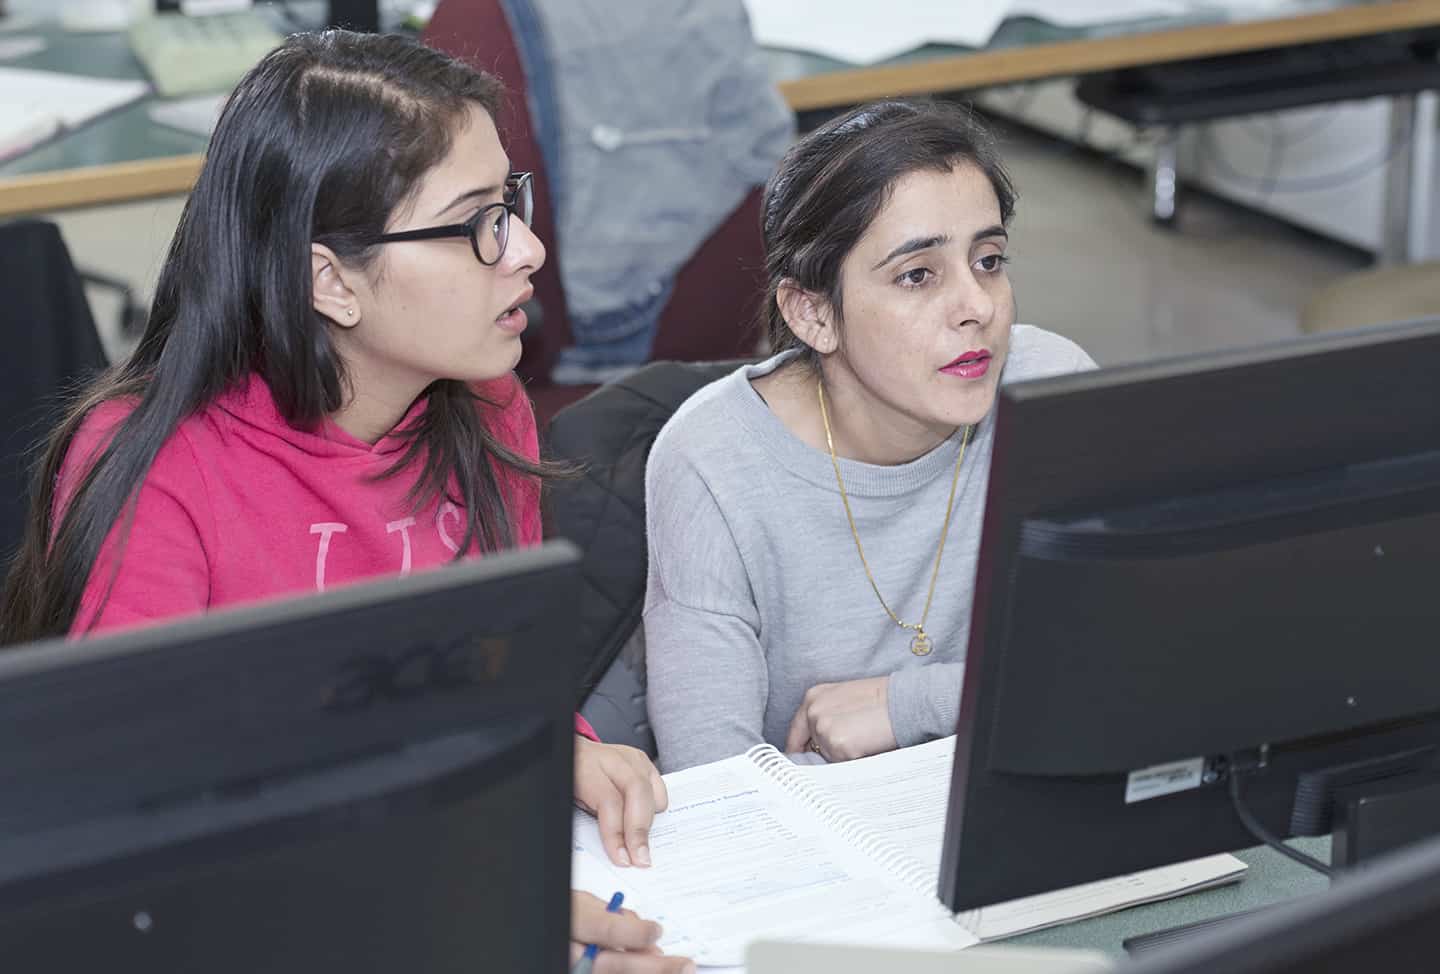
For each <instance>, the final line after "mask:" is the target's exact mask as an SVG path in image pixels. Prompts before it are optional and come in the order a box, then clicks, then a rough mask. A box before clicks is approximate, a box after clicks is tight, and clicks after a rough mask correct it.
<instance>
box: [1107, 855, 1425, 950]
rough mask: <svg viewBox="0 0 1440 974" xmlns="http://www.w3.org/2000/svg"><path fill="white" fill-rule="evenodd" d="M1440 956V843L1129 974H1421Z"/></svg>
mask: <svg viewBox="0 0 1440 974" xmlns="http://www.w3.org/2000/svg"><path fill="white" fill-rule="evenodd" d="M1437 956H1440V840H1435V839H1430V840H1428V841H1426V842H1425V843H1423V844H1420V845H1416V846H1413V847H1411V848H1409V849H1407V850H1405V851H1404V852H1403V853H1391V854H1390V855H1388V856H1386V857H1383V858H1382V859H1380V860H1378V861H1377V862H1375V863H1374V864H1373V865H1367V867H1366V868H1365V869H1360V870H1357V871H1355V872H1353V873H1351V874H1348V875H1346V876H1345V878H1344V880H1343V881H1341V882H1338V883H1336V884H1335V885H1334V886H1333V887H1331V888H1330V889H1329V890H1327V891H1325V892H1323V893H1318V894H1315V895H1313V896H1309V897H1306V898H1304V899H1303V900H1298V901H1296V902H1293V903H1287V904H1283V905H1281V906H1276V907H1273V908H1271V909H1268V910H1264V911H1262V912H1260V913H1258V914H1255V915H1253V916H1248V917H1242V918H1239V919H1236V920H1234V921H1231V922H1228V923H1226V924H1225V925H1224V926H1223V927H1217V928H1215V929H1213V930H1209V931H1206V932H1205V933H1204V934H1197V935H1195V936H1194V937H1192V938H1187V940H1186V941H1185V942H1184V943H1183V944H1176V945H1173V946H1166V947H1163V948H1156V949H1155V950H1153V951H1151V952H1148V953H1146V955H1145V956H1144V957H1143V958H1141V959H1140V960H1138V961H1137V963H1135V964H1133V965H1131V966H1127V967H1125V968H1124V971H1125V972H1126V974H1214V972H1217V971H1224V972H1225V974H1372V972H1379V971H1384V972H1385V974H1411V972H1414V974H1419V972H1427V974H1428V972H1430V971H1434V970H1435V968H1436V963H1437V960H1436V959H1437Z"/></svg>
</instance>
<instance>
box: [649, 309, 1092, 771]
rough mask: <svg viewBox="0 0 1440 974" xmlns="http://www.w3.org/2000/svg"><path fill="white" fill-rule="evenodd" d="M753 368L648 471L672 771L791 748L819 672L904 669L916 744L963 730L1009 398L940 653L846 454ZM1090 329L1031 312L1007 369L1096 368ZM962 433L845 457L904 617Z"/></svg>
mask: <svg viewBox="0 0 1440 974" xmlns="http://www.w3.org/2000/svg"><path fill="white" fill-rule="evenodd" d="M787 358H788V354H782V355H778V356H776V357H774V358H771V359H769V360H768V361H766V362H762V363H760V364H758V365H750V366H745V367H743V368H740V369H738V370H737V371H735V372H733V373H731V374H730V375H728V376H726V377H725V378H723V379H720V380H719V381H717V382H714V383H712V384H711V385H709V386H707V387H706V388H704V389H702V390H700V391H699V392H697V393H696V394H695V395H694V396H692V397H691V398H690V399H689V400H688V401H687V402H686V403H685V404H684V405H683V406H682V407H681V408H680V409H679V410H677V411H676V413H675V415H674V416H673V417H671V419H670V421H669V422H668V423H667V424H666V425H665V428H664V429H663V430H661V432H660V435H659V437H658V438H657V439H656V440H655V446H654V449H653V451H652V452H651V454H650V460H649V464H648V467H647V470H646V476H645V497H646V532H647V536H648V542H649V549H650V568H649V579H648V590H647V592H646V597H645V644H646V668H647V670H648V674H649V708H650V722H651V724H652V726H653V728H654V731H655V740H656V743H657V745H658V747H659V752H660V762H659V763H660V767H661V769H662V770H664V771H674V770H677V769H680V768H686V767H690V766H691V765H695V764H702V763H705V762H708V761H716V760H719V759H721V758H726V757H730V756H731V755H734V754H738V753H740V752H741V751H744V750H745V749H746V748H748V747H750V746H751V745H754V744H758V743H760V742H761V741H767V742H769V743H770V744H773V745H774V746H776V747H784V744H785V735H786V732H787V731H788V730H789V727H790V721H791V718H793V717H794V716H795V711H796V709H797V708H798V707H799V706H800V701H801V699H802V698H803V697H804V695H805V691H806V690H808V689H809V688H810V687H812V686H814V685H815V684H817V683H838V682H843V681H846V680H859V679H864V678H866V677H873V676H884V675H887V674H888V675H889V676H890V685H889V694H888V697H889V710H890V722H891V726H892V727H893V728H894V731H895V739H896V741H897V742H898V743H899V745H900V746H901V747H905V746H907V745H910V744H917V743H920V742H922V741H926V740H930V739H932V738H935V737H942V736H944V735H946V734H951V733H954V730H955V721H956V717H957V715H958V711H959V706H960V684H961V680H962V678H963V677H964V672H965V664H964V660H965V650H966V645H967V643H968V638H969V632H970V607H971V601H972V598H973V595H974V582H975V564H976V557H977V555H978V553H979V548H980V524H981V514H982V511H983V508H984V502H985V489H986V482H987V480H988V474H989V469H990V452H991V438H992V428H993V425H994V423H993V420H992V418H991V417H992V416H993V412H992V414H991V416H987V417H986V418H985V419H984V420H982V421H981V423H980V424H979V425H978V426H977V427H976V428H975V430H974V432H973V433H972V434H971V441H970V445H969V447H968V449H967V452H966V456H965V460H964V463H963V465H962V467H961V471H960V481H959V486H958V487H957V489H956V497H955V511H954V514H953V516H952V519H951V523H950V536H949V539H948V540H947V541H946V545H945V556H944V561H943V563H942V566H941V569H940V577H939V581H938V583H937V585H936V588H935V600H934V604H933V605H932V607H931V609H930V617H929V619H928V620H927V622H926V627H925V628H926V631H927V632H928V633H929V634H930V636H931V637H932V639H933V640H934V651H933V652H932V653H931V655H929V656H927V657H919V656H915V655H914V654H913V653H911V651H910V637H911V634H910V633H909V632H907V631H904V630H902V629H900V628H899V627H898V626H896V625H895V623H894V622H892V621H891V619H890V617H889V616H888V615H886V614H885V610H884V609H882V608H881V606H880V603H879V602H878V601H877V600H876V598H875V593H874V592H873V591H872V590H871V588H870V583H869V582H868V581H867V580H866V578H865V571H864V568H863V567H862V566H861V564H860V558H859V556H858V555H857V554H856V551H855V541H854V539H853V538H852V537H851V534H850V528H849V525H848V523H847V522H846V519H845V511H844V509H843V507H842V506H841V502H840V493H839V491H838V490H837V488H836V485H835V471H834V468H833V467H832V466H831V463H830V457H829V455H828V454H826V453H822V452H820V451H819V450H815V449H813V448H811V447H809V446H807V445H806V444H804V443H802V442H801V441H800V440H799V439H797V438H796V437H795V436H794V435H792V434H791V433H790V431H789V430H787V429H786V428H785V426H784V425H783V424H782V423H781V422H780V420H779V419H778V418H777V417H776V416H775V414H774V413H772V412H771V411H770V408H769V406H767V405H766V404H765V401H764V400H763V399H761V398H760V395H759V393H757V392H756V391H755V390H754V388H753V387H752V386H751V385H750V381H749V380H750V379H751V378H754V377H755V376H759V375H764V374H765V373H767V372H770V371H772V370H774V369H775V368H777V367H778V366H779V365H781V364H782V363H783V362H785V361H786V360H787ZM1094 367H1095V363H1094V361H1093V360H1091V358H1090V356H1088V355H1086V354H1085V352H1084V351H1083V350H1082V349H1081V348H1080V347H1079V346H1078V345H1076V344H1075V343H1074V342H1071V341H1070V340H1069V339H1066V338H1062V337H1060V336H1059V335H1055V334H1053V333H1051V332H1047V331H1044V330H1042V329H1039V328H1035V327H1033V326H1030V325H1015V326H1014V328H1013V330H1012V333H1011V339H1010V355H1009V359H1008V360H1007V362H1006V364H1005V371H1004V373H1003V374H1002V376H1001V381H1002V382H1005V383H1009V382H1016V381H1020V380H1022V379H1033V378H1039V377H1041V376H1046V375H1057V374H1060V373H1065V372H1076V371H1080V370H1083V369H1090V368H1094ZM960 438H961V436H960V433H959V432H958V431H957V433H956V434H955V435H954V436H952V437H951V438H950V439H949V440H947V441H945V442H944V443H942V444H941V445H940V446H938V447H936V448H935V449H934V450H932V451H931V452H929V453H927V454H925V455H924V456H922V457H920V458H919V459H917V460H913V461H911V462H909V463H904V464H900V465H897V466H876V465H872V464H867V463H860V462H857V461H852V460H845V459H842V460H841V461H840V470H841V474H842V476H843V477H844V478H845V489H846V492H847V493H848V494H849V495H850V504H851V508H852V510H853V511H854V515H855V525H856V528H857V530H858V531H859V533H860V540H861V542H862V543H863V544H864V546H865V557H866V558H867V559H868V560H869V562H870V567H871V569H872V571H873V572H874V573H875V581H876V584H877V585H878V586H879V588H880V592H881V594H882V595H884V596H885V600H886V601H887V602H888V603H889V604H890V606H891V608H893V609H894V610H895V613H896V615H898V616H899V617H900V618H901V619H903V620H905V621H906V622H917V621H919V619H920V614H921V611H922V609H923V608H924V605H925V594H926V591H927V589H928V588H929V584H930V573H931V569H932V567H933V565H934V558H935V547H936V545H937V543H938V542H939V540H940V528H941V524H942V521H943V520H944V516H945V501H946V498H947V496H948V494H949V491H950V482H951V475H952V474H953V471H954V468H955V459H956V455H957V453H958V451H959V449H960Z"/></svg>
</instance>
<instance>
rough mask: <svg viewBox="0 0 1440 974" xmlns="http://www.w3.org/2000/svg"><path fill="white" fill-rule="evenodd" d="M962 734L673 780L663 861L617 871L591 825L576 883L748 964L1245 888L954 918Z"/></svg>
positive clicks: (1120, 888) (1139, 893)
mask: <svg viewBox="0 0 1440 974" xmlns="http://www.w3.org/2000/svg"><path fill="white" fill-rule="evenodd" d="M954 746H955V745H954V738H947V739H945V740H941V741H935V742H932V743H930V744H925V745H921V746H919V747H913V748H906V749H904V750H900V751H893V752H890V753H889V754H881V755H876V756H875V757H871V758H865V759H864V760H861V761H851V762H847V763H845V764H835V765H827V766H816V767H802V766H797V765H795V764H792V763H791V762H790V760H789V759H788V758H786V757H785V756H784V755H782V754H780V753H779V752H778V751H776V750H775V749H774V748H773V747H770V746H769V745H762V746H758V747H755V748H752V749H750V750H749V751H747V752H746V753H745V754H742V755H738V756H736V757H733V758H729V759H727V760H724V761H717V762H715V763H714V764H707V765H703V766H701V767H698V768H690V769H687V770H685V771H678V772H675V773H673V774H668V775H666V776H665V784H666V788H667V790H668V791H669V797H670V807H669V810H668V811H666V812H663V813H661V814H660V815H659V816H657V818H656V820H655V823H654V825H653V827H652V828H651V832H650V844H651V850H652V853H653V858H654V861H655V865H654V866H653V867H652V868H650V869H617V868H615V867H614V866H612V865H610V863H609V861H608V860H607V858H606V856H605V852H604V848H603V846H602V845H601V843H600V833H599V830H598V829H597V828H596V825H595V821H594V819H592V818H590V817H589V816H587V815H584V814H577V816H576V819H575V839H574V850H573V851H574V859H573V862H574V884H575V886H576V887H577V888H579V889H585V890H589V891H590V892H593V893H595V894H596V895H597V896H601V897H603V898H608V897H609V896H610V894H611V893H613V892H614V891H615V890H617V889H619V890H623V891H624V892H625V894H626V901H625V905H626V906H627V907H633V908H634V909H635V910H637V911H638V912H640V913H641V914H642V915H645V916H648V917H651V918H653V919H656V920H658V921H659V922H660V923H661V924H662V925H663V926H664V928H665V936H664V938H663V939H662V940H661V943H660V946H661V947H662V949H664V950H665V951H667V952H669V953H677V954H684V955H686V956H689V957H692V958H694V959H695V961H696V962H697V963H699V964H702V965H706V966H716V965H719V966H725V965H738V964H741V963H742V962H743V960H744V954H745V947H746V945H747V944H749V943H750V942H752V941H754V940H760V939H765V940H810V941H824V942H830V943H851V944H866V945H891V946H908V947H930V948H937V947H938V948H945V947H949V948H953V949H959V948H961V947H968V946H971V945H973V944H976V943H979V942H980V941H982V940H990V939H995V938H999V937H1007V936H1012V935H1014V934H1018V933H1022V932H1024V931H1026V930H1035V929H1039V928H1041V927H1045V926H1052V925H1055V924H1058V923H1064V922H1067V921H1069V920H1076V919H1080V918H1081V917H1087V916H1094V915H1096V914H1100V913H1106V912H1110V911H1112V910H1117V909H1121V908H1122V907H1126V906H1133V905H1135V904H1138V903H1144V902H1150V901H1153V900H1158V899H1165V898H1167V897H1171V896H1177V895H1179V894H1181V893H1186V892H1190V891H1192V890H1196V889H1203V888H1207V887H1210V886H1214V885H1218V884H1222V883H1225V882H1231V881H1234V880H1235V879H1236V878H1237V877H1238V876H1239V875H1240V874H1241V873H1243V872H1244V870H1245V864H1244V863H1242V862H1240V861H1239V860H1238V859H1235V858H1234V857H1233V856H1210V857H1207V858H1205V859H1200V860H1196V861H1194V862H1188V863H1181V864H1179V865H1176V866H1168V867H1164V868H1162V869H1154V870H1148V871H1146V872H1143V873H1136V874H1134V875H1131V876H1124V877H1118V878H1116V879H1112V880H1105V881H1102V882H1098V883H1090V884H1086V885H1084V886H1077V887H1073V888H1070V889H1063V890H1057V891H1055V892H1053V893H1046V894H1043V895H1040V896H1032V897H1027V898H1025V899H1023V900H1016V901H1014V902H1013V903H1003V904H998V905H996V906H993V907H987V908H986V909H984V910H977V911H973V912H969V913H962V914H959V915H952V914H951V913H950V912H949V911H948V910H946V909H945V908H944V906H942V905H941V904H940V902H939V900H938V899H937V898H936V896H935V886H936V874H937V871H938V867H939V862H940V844H941V841H942V837H943V832H944V818H945V804H946V799H947V796H948V794H949V777H950V759H951V756H952V755H953V753H954Z"/></svg>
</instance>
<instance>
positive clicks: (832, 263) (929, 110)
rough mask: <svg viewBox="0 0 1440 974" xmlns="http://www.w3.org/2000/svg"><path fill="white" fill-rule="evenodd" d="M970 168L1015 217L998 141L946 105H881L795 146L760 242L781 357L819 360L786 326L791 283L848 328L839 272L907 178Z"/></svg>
mask: <svg viewBox="0 0 1440 974" xmlns="http://www.w3.org/2000/svg"><path fill="white" fill-rule="evenodd" d="M966 163H968V164H970V165H973V166H975V167H976V168H978V169H979V170H980V171H981V172H982V173H984V174H985V177H986V179H988V180H989V181H990V185H991V186H992V187H993V188H994V190H995V197H996V199H997V200H999V203H1000V220H1001V222H1002V223H1007V224H1008V223H1009V222H1010V218H1011V217H1012V216H1014V214H1015V187H1014V184H1012V183H1011V182H1010V177H1009V175H1008V174H1007V173H1006V172H1005V167H1004V166H1003V165H1002V164H1001V162H1000V156H999V153H997V152H996V150H995V139H994V136H993V135H992V134H991V133H990V131H989V130H988V129H987V128H986V127H985V125H984V124H983V123H981V122H980V121H979V120H978V119H977V118H976V117H975V115H974V114H973V113H972V112H970V111H969V110H968V109H966V108H963V107H961V106H959V105H955V104H953V103H950V102H940V101H919V102H909V101H882V102H876V103H874V104H870V105H862V106H861V107H859V108H856V109H853V110H852V111H849V112H847V113H846V114H844V115H841V116H840V117H838V118H834V119H831V120H830V121H829V122H826V123H825V124H824V125H822V126H820V127H819V128H817V129H816V130H815V131H813V132H811V133H810V134H809V135H807V136H805V138H803V139H801V140H800V141H798V142H796V143H795V144H794V145H793V146H791V147H790V151H789V152H787V153H786V154H785V158H783V159H781V160H780V165H779V166H778V167H777V168H776V170H775V174H774V175H773V176H771V177H770V181H769V183H768V184H766V186H765V198H764V205H763V206H762V207H761V228H760V229H761V233H762V234H763V236H764V240H765V274H766V279H767V291H766V295H765V303H764V304H763V305H762V308H763V310H762V311H761V314H762V316H763V319H762V322H761V325H762V327H763V328H764V329H765V332H766V334H767V335H769V338H770V348H771V351H773V352H781V351H785V350H787V349H792V348H799V349H803V350H804V352H803V353H802V354H803V355H804V356H805V357H806V358H807V359H808V361H809V363H810V365H811V366H812V367H816V366H818V364H819V354H818V353H817V352H815V351H814V350H813V349H811V348H810V347H809V346H808V345H806V344H805V343H804V342H803V341H802V340H801V339H800V338H799V336H797V335H796V334H795V333H794V332H792V331H791V330H790V326H789V325H788V324H786V322H785V317H784V316H783V315H782V314H781V313H780V308H779V306H778V304H777V303H776V300H775V297H776V293H777V292H778V290H779V288H780V285H781V283H782V282H784V281H785V280H786V279H789V280H792V281H794V282H795V283H796V284H797V285H799V286H800V287H801V288H803V289H805V290H807V291H811V292H814V293H816V294H819V295H823V296H824V298H825V300H826V301H827V302H828V303H829V305H830V308H831V310H832V311H833V313H834V314H835V316H836V319H837V320H839V319H841V318H842V315H843V310H844V309H843V307H842V305H841V301H840V290H841V288H840V283H841V282H840V266H841V264H842V263H843V262H844V260H845V257H846V256H847V255H848V254H849V253H850V251H851V250H852V249H853V248H854V246H855V244H856V243H857V242H858V241H859V240H860V238H861V237H862V236H864V234H865V231H866V229H868V228H869V226H870V224H871V222H872V221H873V220H874V219H875V217H876V216H878V215H879V213H880V210H881V209H882V208H883V207H884V206H885V203H886V201H887V200H888V199H889V198H890V191H891V190H892V189H893V188H894V186H895V184H896V182H898V181H899V180H900V179H901V178H902V177H904V176H906V175H908V174H910V173H912V172H920V171H924V170H934V171H939V172H948V171H949V170H951V169H954V168H955V167H956V166H958V165H962V164H966Z"/></svg>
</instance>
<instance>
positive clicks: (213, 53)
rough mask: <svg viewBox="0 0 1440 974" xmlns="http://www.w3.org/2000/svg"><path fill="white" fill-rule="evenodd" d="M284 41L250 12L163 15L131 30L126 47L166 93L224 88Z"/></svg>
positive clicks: (161, 92) (142, 21)
mask: <svg viewBox="0 0 1440 974" xmlns="http://www.w3.org/2000/svg"><path fill="white" fill-rule="evenodd" d="M283 40H284V38H283V37H281V36H280V34H278V33H276V31H275V30H273V29H272V28H271V27H270V25H269V24H268V23H266V21H265V19H264V18H263V17H262V16H261V15H260V14H258V13H256V12H255V11H253V10H241V11H234V12H229V13H219V14H210V15H208V16H204V17H191V16H187V15H185V14H179V13H162V14H156V15H155V16H154V17H146V18H145V19H143V20H140V21H139V22H137V23H136V24H135V25H134V26H132V27H131V28H130V49H131V50H132V51H134V52H135V57H136V58H138V59H139V61H140V63H141V64H142V65H144V67H145V72H146V73H147V74H148V75H149V76H150V80H151V81H153V82H154V83H155V90H156V91H158V92H159V93H160V94H161V95H164V96H166V97H173V96H176V95H193V94H199V93H203V92H223V91H228V90H230V89H231V88H233V87H234V86H235V83H236V82H237V81H239V80H240V78H241V77H242V76H243V75H244V74H245V72H246V71H249V70H250V69H251V68H252V67H254V66H255V63H256V62H257V61H259V60H260V59H261V58H262V57H264V56H265V55H266V54H268V53H269V52H270V51H272V50H274V49H275V48H276V47H277V46H279V44H280V43H281V42H282V41H283Z"/></svg>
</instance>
